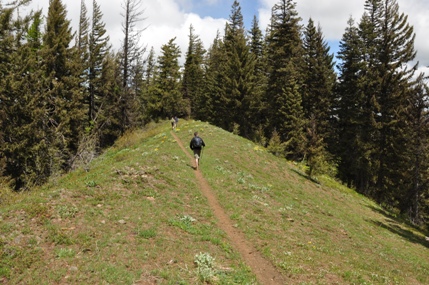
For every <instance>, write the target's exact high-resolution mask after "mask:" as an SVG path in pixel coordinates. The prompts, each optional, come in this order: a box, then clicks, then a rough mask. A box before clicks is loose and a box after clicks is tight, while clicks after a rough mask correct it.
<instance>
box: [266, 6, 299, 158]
mask: <svg viewBox="0 0 429 285" xmlns="http://www.w3.org/2000/svg"><path fill="white" fill-rule="evenodd" d="M295 7H296V3H295V2H294V1H292V0H281V1H279V2H278V3H277V4H275V5H274V7H273V9H272V15H271V23H270V27H269V30H268V35H267V43H268V46H267V53H268V88H267V92H266V95H265V101H266V104H267V114H266V116H267V117H268V118H269V128H268V129H267V131H268V133H267V135H268V136H270V135H271V133H272V132H273V131H274V130H276V131H277V132H278V134H279V135H280V138H281V141H282V142H285V143H287V144H288V147H287V150H286V152H287V155H288V157H289V158H292V159H297V158H300V157H302V155H303V153H302V151H303V144H304V143H305V141H304V140H303V137H304V135H303V134H304V113H303V109H302V106H301V103H302V97H301V96H302V95H301V85H302V76H301V72H302V69H303V50H302V40H301V26H300V24H299V21H300V18H299V17H298V13H297V11H296V8H295ZM290 108H294V109H290Z"/></svg>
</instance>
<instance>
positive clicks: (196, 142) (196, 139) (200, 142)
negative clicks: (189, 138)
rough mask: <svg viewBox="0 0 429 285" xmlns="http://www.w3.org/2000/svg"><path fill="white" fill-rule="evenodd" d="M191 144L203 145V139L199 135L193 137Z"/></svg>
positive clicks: (198, 146)
mask: <svg viewBox="0 0 429 285" xmlns="http://www.w3.org/2000/svg"><path fill="white" fill-rule="evenodd" d="M192 145H193V147H194V148H201V147H202V146H203V140H202V139H201V138H200V137H195V138H194V142H193V143H192Z"/></svg>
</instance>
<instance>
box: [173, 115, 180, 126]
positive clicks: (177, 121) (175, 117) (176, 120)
mask: <svg viewBox="0 0 429 285" xmlns="http://www.w3.org/2000/svg"><path fill="white" fill-rule="evenodd" d="M174 121H175V124H176V125H175V127H176V128H177V123H179V118H177V116H174Z"/></svg>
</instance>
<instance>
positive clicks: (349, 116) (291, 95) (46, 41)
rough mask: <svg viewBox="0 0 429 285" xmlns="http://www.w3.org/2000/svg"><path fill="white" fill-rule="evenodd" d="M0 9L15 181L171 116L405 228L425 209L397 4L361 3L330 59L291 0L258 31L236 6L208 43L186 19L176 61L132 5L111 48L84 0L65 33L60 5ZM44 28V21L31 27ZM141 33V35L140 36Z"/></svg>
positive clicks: (428, 194) (86, 157)
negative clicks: (332, 185)
mask: <svg viewBox="0 0 429 285" xmlns="http://www.w3.org/2000/svg"><path fill="white" fill-rule="evenodd" d="M25 2H28V1H26V0H22V1H21V3H18V4H16V3H15V6H8V7H2V6H1V4H0V13H1V14H0V58H1V64H0V96H1V97H0V120H1V121H0V122H1V129H0V143H1V151H0V170H1V171H2V175H3V177H4V181H7V182H8V183H9V185H10V187H12V188H13V189H15V190H21V189H27V188H29V187H31V186H32V185H37V184H42V183H44V182H45V181H46V180H47V179H48V178H49V177H50V176H52V175H54V174H56V173H59V172H61V171H67V170H69V169H71V168H73V167H77V166H84V167H85V165H86V164H87V163H88V162H89V161H90V160H91V159H92V158H93V157H94V156H95V155H96V154H97V153H98V152H99V151H100V150H102V149H103V148H105V147H107V146H110V145H112V144H113V143H114V141H115V140H116V139H117V138H118V137H119V136H121V135H122V134H124V133H125V132H126V131H128V130H131V129H134V128H138V127H141V126H144V125H145V124H147V123H148V122H150V121H153V120H155V121H156V120H160V119H165V118H168V117H171V116H179V117H186V118H194V119H200V120H203V121H208V122H210V123H212V124H215V125H217V126H219V127H222V128H224V129H225V130H228V131H231V132H234V133H236V134H239V135H241V136H243V137H246V138H249V139H251V140H253V141H255V142H257V143H260V144H261V145H264V146H266V147H267V149H268V150H269V151H271V152H272V153H274V154H276V155H278V156H282V157H285V158H287V159H290V160H294V161H300V162H303V163H305V164H306V165H307V166H308V174H309V176H310V177H313V176H316V175H318V174H320V173H323V172H329V173H330V174H331V175H336V176H337V177H338V178H339V179H341V181H343V182H344V183H346V184H347V185H348V186H349V187H353V188H355V189H356V190H357V191H358V192H360V193H362V194H364V195H366V196H368V197H371V198H373V199H374V200H375V201H377V202H378V203H380V204H382V205H384V206H386V207H389V208H391V209H395V210H397V211H398V212H399V213H400V214H403V215H406V216H408V218H409V219H410V220H411V221H413V222H415V223H417V224H423V223H427V221H428V218H429V190H428V189H429V187H428V186H429V185H428V182H429V181H428V179H429V176H428V166H429V157H428V151H427V146H428V138H429V132H428V131H429V127H428V118H429V116H428V114H427V110H428V108H427V107H428V106H427V104H428V100H427V99H428V85H427V83H426V81H425V80H426V78H425V77H424V76H423V75H421V74H416V70H417V65H414V66H410V64H411V63H412V62H413V60H414V59H415V55H416V51H415V49H414V36H415V35H414V32H413V27H412V26H410V25H409V24H408V22H407V16H406V15H404V14H403V13H401V12H400V11H399V6H398V4H397V2H396V0H366V1H365V13H364V14H363V15H362V17H361V18H360V20H359V21H358V22H357V23H355V21H354V19H353V18H350V20H349V22H348V23H347V27H346V29H345V32H344V34H343V38H342V40H341V42H340V51H339V53H338V56H337V57H338V62H339V63H338V65H337V66H336V68H337V71H338V74H337V72H336V70H335V62H334V55H333V54H331V53H330V49H329V46H328V45H327V43H326V42H325V40H324V36H323V32H322V28H321V27H320V26H316V25H315V23H314V21H313V20H312V19H310V20H309V21H308V23H306V25H302V24H301V18H300V17H299V15H298V13H297V11H296V3H295V2H294V1H292V0H279V1H278V3H277V4H275V5H274V6H273V7H272V14H271V22H270V24H269V26H268V28H267V30H266V31H265V33H263V32H262V31H261V29H260V27H259V23H258V20H257V18H256V17H254V19H253V22H252V26H251V27H250V29H249V30H246V28H245V27H244V24H243V16H242V13H241V7H240V4H239V1H234V2H233V4H232V8H231V14H230V17H229V20H228V21H227V23H226V24H225V29H224V31H223V33H222V34H221V33H218V35H217V36H216V38H215V39H214V40H213V43H212V44H211V46H210V47H209V48H208V49H207V50H206V49H205V48H204V46H203V44H202V41H201V40H200V38H199V36H198V35H196V34H195V30H194V28H193V27H192V26H191V27H190V29H189V45H188V49H187V51H186V54H185V63H184V66H180V64H179V58H180V56H181V52H182V51H181V50H180V48H179V47H178V46H177V44H176V43H175V39H174V38H173V39H171V40H170V41H169V42H168V43H166V44H165V45H163V46H162V48H161V51H160V53H159V56H158V57H157V56H156V54H155V51H154V50H153V49H151V50H149V51H147V52H146V50H145V48H143V47H142V46H141V44H140V43H139V39H140V36H141V30H140V31H139V30H138V27H139V26H141V25H142V23H140V22H141V21H142V20H144V19H143V18H142V12H141V11H143V10H142V9H141V1H140V0H123V7H124V13H123V15H124V22H123V32H124V40H123V43H122V48H121V50H119V51H118V52H114V51H112V50H111V48H110V45H109V38H108V36H107V35H106V30H105V25H104V23H103V20H102V12H101V10H100V7H99V6H98V4H97V2H96V0H93V3H92V5H93V14H92V16H91V17H88V16H87V12H86V6H85V2H84V1H83V0H82V4H81V17H80V22H79V29H78V31H77V32H76V33H73V32H72V30H71V28H70V22H69V21H68V20H67V11H66V8H65V6H64V4H63V3H62V1H61V0H51V1H50V6H49V11H48V15H47V17H46V23H44V21H43V17H42V15H41V12H40V11H35V12H32V13H31V14H30V15H28V16H26V17H24V18H22V17H18V18H17V17H16V15H17V13H15V12H16V10H17V9H18V7H19V5H21V4H24V3H25ZM43 27H44V29H43ZM147 41H150V39H149V40H147Z"/></svg>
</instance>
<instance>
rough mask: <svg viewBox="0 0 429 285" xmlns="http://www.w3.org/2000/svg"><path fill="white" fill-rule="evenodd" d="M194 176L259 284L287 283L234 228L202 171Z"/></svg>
mask: <svg viewBox="0 0 429 285" xmlns="http://www.w3.org/2000/svg"><path fill="white" fill-rule="evenodd" d="M171 134H172V136H173V137H174V139H175V140H176V142H177V144H178V145H179V146H180V148H181V149H182V150H183V152H184V153H185V154H186V155H187V156H188V157H189V159H190V160H191V161H192V164H191V165H194V164H195V161H194V158H193V156H192V155H191V154H190V152H188V151H187V148H185V147H184V144H183V142H182V141H181V140H180V139H179V137H178V136H176V134H175V133H174V132H171ZM195 177H196V179H197V181H198V184H199V186H200V189H201V192H202V193H203V194H204V196H205V197H206V198H207V200H208V203H209V205H210V207H211V209H212V211H213V213H214V215H215V217H216V219H217V220H218V225H219V228H220V229H221V230H223V231H224V232H225V233H226V234H227V236H228V239H229V240H230V242H231V244H232V246H233V247H234V249H236V250H237V251H238V252H239V253H240V255H241V256H242V258H243V260H244V262H245V263H246V264H247V265H248V266H249V267H250V269H251V270H252V272H253V273H254V274H255V276H256V279H257V281H258V282H259V283H260V284H261V285H284V284H287V283H286V280H285V277H284V276H283V275H281V274H280V272H279V271H278V270H277V269H276V268H275V266H274V265H273V264H272V263H271V262H269V261H268V260H266V259H265V258H264V257H263V256H262V254H261V253H260V252H258V251H257V249H256V248H255V247H254V246H253V245H252V244H250V243H249V242H248V241H247V240H246V238H245V235H244V234H243V233H242V232H240V231H239V230H238V229H236V228H234V226H233V223H232V221H231V219H230V218H229V217H228V215H227V214H226V213H225V211H224V210H223V208H222V206H221V205H220V204H219V201H218V200H217V198H216V195H215V194H214V193H213V191H212V189H211V187H210V185H209V184H208V182H207V180H206V179H205V178H204V177H203V175H202V173H201V172H200V171H199V170H196V171H195Z"/></svg>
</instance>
